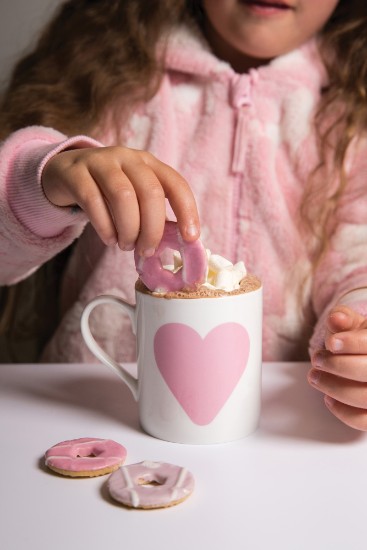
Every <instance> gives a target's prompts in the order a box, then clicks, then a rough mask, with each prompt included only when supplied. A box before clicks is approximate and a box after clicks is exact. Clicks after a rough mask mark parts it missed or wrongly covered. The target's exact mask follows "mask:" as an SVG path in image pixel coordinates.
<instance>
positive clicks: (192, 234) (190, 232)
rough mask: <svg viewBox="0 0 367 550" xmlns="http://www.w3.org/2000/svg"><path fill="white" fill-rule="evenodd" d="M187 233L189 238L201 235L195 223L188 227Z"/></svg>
mask: <svg viewBox="0 0 367 550" xmlns="http://www.w3.org/2000/svg"><path fill="white" fill-rule="evenodd" d="M185 231H186V234H187V235H188V236H189V237H196V236H197V235H198V234H199V228H198V226H197V225H196V224H194V223H191V224H190V225H188V226H187V227H186V229H185Z"/></svg>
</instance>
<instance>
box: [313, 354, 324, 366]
mask: <svg viewBox="0 0 367 550" xmlns="http://www.w3.org/2000/svg"><path fill="white" fill-rule="evenodd" d="M324 362H325V358H324V356H323V355H322V354H321V353H316V354H315V356H314V358H313V366H314V367H319V368H321V367H322V366H323V365H324Z"/></svg>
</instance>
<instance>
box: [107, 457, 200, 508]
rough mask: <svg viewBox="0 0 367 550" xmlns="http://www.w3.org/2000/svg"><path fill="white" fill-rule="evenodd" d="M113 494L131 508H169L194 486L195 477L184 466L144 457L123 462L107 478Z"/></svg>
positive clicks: (184, 496) (181, 499) (186, 494)
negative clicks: (126, 463)
mask: <svg viewBox="0 0 367 550" xmlns="http://www.w3.org/2000/svg"><path fill="white" fill-rule="evenodd" d="M108 490H109V493H110V495H111V497H112V498H114V499H115V500H117V501H118V502H121V503H122V504H123V505H124V506H127V507H129V508H143V509H150V508H167V507H169V506H173V505H174V504H179V503H180V502H182V501H184V500H185V499H186V498H187V497H188V496H190V495H191V493H192V491H193V490H194V478H193V476H192V474H191V473H190V472H189V471H188V470H186V469H185V468H181V467H180V466H175V465H174V464H168V463H166V462H150V461H147V460H145V461H144V462H139V463H138V464H130V465H128V466H121V467H120V468H119V469H118V470H116V472H114V473H113V474H111V476H110V477H109V479H108Z"/></svg>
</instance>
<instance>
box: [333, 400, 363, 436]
mask: <svg viewBox="0 0 367 550" xmlns="http://www.w3.org/2000/svg"><path fill="white" fill-rule="evenodd" d="M324 400H325V405H326V406H327V408H328V409H329V410H330V412H331V413H332V414H333V415H334V416H336V418H338V419H339V420H341V421H342V422H344V424H346V425H347V426H350V427H351V428H354V429H355V430H360V431H363V432H366V431H367V410H366V409H359V408H357V407H351V406H350V405H345V404H344V403H340V402H339V401H336V400H335V399H333V398H331V397H329V396H325V398H324Z"/></svg>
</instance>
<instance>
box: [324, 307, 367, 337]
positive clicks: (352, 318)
mask: <svg viewBox="0 0 367 550" xmlns="http://www.w3.org/2000/svg"><path fill="white" fill-rule="evenodd" d="M363 321H365V318H364V317H363V316H362V315H361V314H360V313H357V312H356V311H354V310H353V309H351V308H350V307H347V306H343V305H338V306H335V307H334V308H333V309H332V310H331V311H330V313H329V315H328V319H327V328H328V330H329V331H330V332H331V333H335V332H343V331H346V330H353V329H356V328H358V327H360V325H361V323H363Z"/></svg>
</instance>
